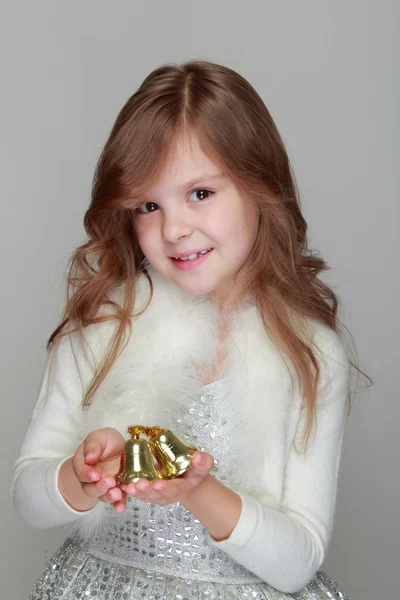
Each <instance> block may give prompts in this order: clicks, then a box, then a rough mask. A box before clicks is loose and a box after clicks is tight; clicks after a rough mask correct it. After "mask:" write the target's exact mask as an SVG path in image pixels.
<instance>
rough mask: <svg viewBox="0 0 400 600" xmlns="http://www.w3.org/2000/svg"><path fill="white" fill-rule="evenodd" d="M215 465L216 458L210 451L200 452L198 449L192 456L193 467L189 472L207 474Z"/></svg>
mask: <svg viewBox="0 0 400 600" xmlns="http://www.w3.org/2000/svg"><path fill="white" fill-rule="evenodd" d="M213 466H214V459H213V457H212V456H211V454H208V452H200V451H199V450H196V452H195V453H194V454H193V457H192V467H191V469H190V470H189V471H187V473H188V474H189V473H190V471H192V474H195V472H198V473H199V474H200V473H201V474H203V475H204V474H207V473H209V472H210V471H211V469H212V468H213Z"/></svg>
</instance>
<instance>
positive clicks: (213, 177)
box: [179, 173, 226, 190]
mask: <svg viewBox="0 0 400 600" xmlns="http://www.w3.org/2000/svg"><path fill="white" fill-rule="evenodd" d="M225 177H226V176H225V175H224V174H223V173H216V174H215V173H214V174H213V175H211V174H208V173H203V174H202V175H198V176H197V177H194V178H193V179H190V180H189V181H186V183H183V184H182V185H181V186H179V187H180V189H182V190H184V189H187V188H191V187H193V186H194V185H195V184H196V183H199V182H200V181H206V180H207V181H214V180H218V179H225Z"/></svg>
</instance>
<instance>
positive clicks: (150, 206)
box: [137, 202, 158, 214]
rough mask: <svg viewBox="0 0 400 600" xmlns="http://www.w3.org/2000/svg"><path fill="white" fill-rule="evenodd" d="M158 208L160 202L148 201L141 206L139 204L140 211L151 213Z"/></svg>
mask: <svg viewBox="0 0 400 600" xmlns="http://www.w3.org/2000/svg"><path fill="white" fill-rule="evenodd" d="M157 209H158V204H156V203H155V202H146V204H141V206H138V208H137V210H138V212H140V213H144V214H147V213H150V212H154V211H155V210H157Z"/></svg>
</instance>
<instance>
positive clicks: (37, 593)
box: [29, 380, 350, 600]
mask: <svg viewBox="0 0 400 600" xmlns="http://www.w3.org/2000/svg"><path fill="white" fill-rule="evenodd" d="M225 401H226V393H224V382H223V381H222V380H220V381H217V382H214V383H212V384H210V385H208V386H205V387H204V388H202V390H201V392H200V393H199V394H198V396H196V397H194V398H192V399H191V400H190V401H189V403H188V409H187V411H185V414H182V415H177V416H176V423H177V428H176V432H177V433H178V432H179V435H180V437H181V438H182V439H184V440H186V441H187V442H188V443H194V444H195V445H197V447H198V448H200V449H201V450H204V451H208V452H210V453H212V455H213V456H214V460H215V466H214V470H213V474H214V475H215V476H216V477H217V478H218V479H219V480H220V481H222V482H223V483H226V484H227V485H229V480H230V469H231V468H232V466H231V461H229V450H227V444H226V436H225V437H224V418H223V415H224V414H225V411H224V402H225ZM111 598H112V599H113V600H139V599H140V600H143V599H149V600H214V599H221V600H222V599H225V600H236V599H237V600H239V599H241V600H244V599H252V600H261V599H264V600H265V599H267V600H284V599H288V598H296V600H350V599H349V597H348V596H346V595H345V594H344V593H343V592H342V591H341V590H340V589H339V586H338V584H337V583H336V582H335V581H333V580H332V579H331V578H330V577H328V575H326V574H325V573H324V572H323V571H318V573H317V574H316V575H315V577H314V578H313V580H312V581H311V582H310V583H309V584H308V585H307V586H305V587H304V588H303V589H302V590H300V591H299V592H297V593H296V594H285V593H284V592H280V591H278V590H276V589H275V588H273V587H271V586H269V585H268V584H267V583H265V582H264V581H262V580H261V579H260V578H259V577H257V576H256V575H254V574H253V573H251V572H250V571H248V570H247V569H245V568H244V567H243V566H242V565H240V564H239V563H237V562H236V561H234V560H233V559H231V558H230V557H229V556H228V555H227V554H226V553H225V552H223V551H222V550H220V549H218V548H215V547H214V546H213V545H212V544H211V542H210V538H209V536H208V533H207V531H206V530H205V528H204V527H203V526H202V525H201V523H200V522H199V521H198V520H197V519H195V518H194V517H193V515H192V514H191V513H190V512H189V511H187V510H186V509H185V508H184V507H182V506H181V505H180V504H172V505H170V506H158V505H154V504H148V503H144V502H141V501H140V500H138V499H137V498H134V497H129V499H128V503H127V510H126V511H125V513H123V514H122V515H121V514H117V513H115V511H114V510H113V509H112V508H111V507H109V506H107V508H106V518H105V519H104V522H103V525H102V528H101V529H100V530H99V531H98V532H97V534H96V535H95V536H94V537H93V538H92V539H91V540H90V541H88V540H82V539H80V537H79V535H78V534H74V535H73V536H71V537H69V538H67V540H66V541H65V542H64V544H63V545H62V547H61V548H60V549H59V550H58V551H57V552H56V553H55V555H54V556H53V558H52V559H51V560H50V561H49V563H48V564H47V566H46V567H45V570H44V572H43V573H42V575H41V577H40V578H39V580H38V582H37V584H36V586H35V588H34V590H33V591H32V593H31V595H30V597H29V600H45V599H46V600H56V599H57V600H59V599H63V600H77V599H81V600H83V599H88V600H90V599H96V600H109V599H111Z"/></svg>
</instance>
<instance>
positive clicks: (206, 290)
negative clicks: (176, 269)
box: [174, 280, 215, 296]
mask: <svg viewBox="0 0 400 600" xmlns="http://www.w3.org/2000/svg"><path fill="white" fill-rule="evenodd" d="M174 283H175V285H177V286H178V287H179V288H180V289H181V290H182V291H184V292H186V294H189V295H190V296H205V295H207V294H212V293H213V292H214V291H215V286H214V285H211V284H210V283H208V284H207V283H201V282H199V281H197V282H196V281H192V282H191V281H186V282H184V281H182V280H179V281H177V280H174Z"/></svg>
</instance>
